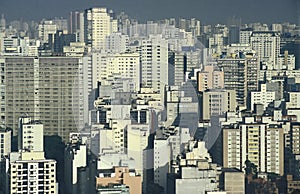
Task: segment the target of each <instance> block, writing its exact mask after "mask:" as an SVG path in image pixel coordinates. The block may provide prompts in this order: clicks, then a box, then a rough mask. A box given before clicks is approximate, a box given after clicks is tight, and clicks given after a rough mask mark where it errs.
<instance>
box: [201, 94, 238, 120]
mask: <svg viewBox="0 0 300 194" xmlns="http://www.w3.org/2000/svg"><path fill="white" fill-rule="evenodd" d="M202 105H203V106H202V107H203V108H202V119H203V120H210V117H211V116H216V115H222V114H223V113H225V112H228V111H229V112H233V111H235V110H236V106H237V104H236V94H235V91H234V90H222V89H215V90H208V91H204V92H203V104H202Z"/></svg>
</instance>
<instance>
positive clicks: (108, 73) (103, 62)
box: [93, 53, 140, 91]
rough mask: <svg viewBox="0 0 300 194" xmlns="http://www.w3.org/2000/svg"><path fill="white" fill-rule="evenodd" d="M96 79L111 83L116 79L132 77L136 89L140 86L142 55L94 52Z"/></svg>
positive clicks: (105, 83)
mask: <svg viewBox="0 0 300 194" xmlns="http://www.w3.org/2000/svg"><path fill="white" fill-rule="evenodd" d="M93 66H94V67H95V68H96V69H95V71H96V72H94V73H93V74H94V76H96V77H94V81H95V80H98V81H99V82H101V85H111V84H112V83H113V82H114V81H115V79H124V78H125V79H132V85H134V87H135V91H139V87H140V84H139V83H140V57H139V54H138V53H123V54H105V53H93ZM95 74H96V75H95ZM94 85H95V83H94Z"/></svg>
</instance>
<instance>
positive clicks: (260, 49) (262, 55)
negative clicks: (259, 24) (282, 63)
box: [250, 31, 280, 69]
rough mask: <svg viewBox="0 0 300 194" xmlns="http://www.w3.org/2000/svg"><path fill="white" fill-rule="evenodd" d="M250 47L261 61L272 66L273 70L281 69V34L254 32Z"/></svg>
mask: <svg viewBox="0 0 300 194" xmlns="http://www.w3.org/2000/svg"><path fill="white" fill-rule="evenodd" d="M250 45H251V47H252V49H253V50H255V51H256V53H257V55H258V57H259V61H261V62H266V63H269V64H272V67H273V68H272V69H279V67H278V56H279V54H280V34H279V33H278V32H272V31H268V32H252V34H251V37H250Z"/></svg>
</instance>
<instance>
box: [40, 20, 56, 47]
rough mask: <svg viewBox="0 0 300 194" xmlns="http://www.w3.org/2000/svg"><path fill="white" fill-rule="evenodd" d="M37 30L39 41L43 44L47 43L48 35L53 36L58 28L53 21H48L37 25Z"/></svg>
mask: <svg viewBox="0 0 300 194" xmlns="http://www.w3.org/2000/svg"><path fill="white" fill-rule="evenodd" d="M38 30H39V31H38V33H39V38H40V40H41V41H42V42H44V43H45V42H48V39H49V35H50V34H55V33H56V31H57V30H58V28H57V25H56V24H55V23H54V22H53V21H51V20H49V21H44V22H43V23H41V24H39V27H38Z"/></svg>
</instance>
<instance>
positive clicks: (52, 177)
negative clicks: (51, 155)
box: [9, 152, 58, 194]
mask: <svg viewBox="0 0 300 194" xmlns="http://www.w3.org/2000/svg"><path fill="white" fill-rule="evenodd" d="M9 173H10V176H9V177H10V193H24V192H25V193H45V194H52V193H53V194H57V193H58V192H57V191H58V188H57V187H58V185H57V183H56V161H55V160H50V159H45V158H44V152H21V153H11V154H10V171H9Z"/></svg>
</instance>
